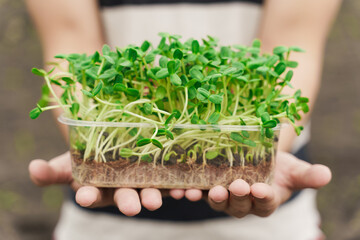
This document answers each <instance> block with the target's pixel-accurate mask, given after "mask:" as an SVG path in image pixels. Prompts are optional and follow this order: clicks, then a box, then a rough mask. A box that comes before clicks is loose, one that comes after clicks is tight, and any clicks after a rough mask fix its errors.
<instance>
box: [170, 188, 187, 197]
mask: <svg viewBox="0 0 360 240" xmlns="http://www.w3.org/2000/svg"><path fill="white" fill-rule="evenodd" d="M169 194H170V196H171V197H172V198H174V199H176V200H179V199H182V198H183V197H184V196H185V190H184V189H171V190H170V191H169Z"/></svg>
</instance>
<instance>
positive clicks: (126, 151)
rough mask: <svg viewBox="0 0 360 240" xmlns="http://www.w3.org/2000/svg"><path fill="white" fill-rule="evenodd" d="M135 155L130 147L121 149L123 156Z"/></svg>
mask: <svg viewBox="0 0 360 240" xmlns="http://www.w3.org/2000/svg"><path fill="white" fill-rule="evenodd" d="M132 155H133V151H132V150H131V149H129V148H122V149H121V150H120V156H121V157H123V158H128V157H131V156H132Z"/></svg>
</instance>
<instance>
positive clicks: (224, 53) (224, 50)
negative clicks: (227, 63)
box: [220, 47, 232, 58]
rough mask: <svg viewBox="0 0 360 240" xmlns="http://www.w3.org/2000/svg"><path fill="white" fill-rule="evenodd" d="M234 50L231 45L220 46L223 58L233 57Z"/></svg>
mask: <svg viewBox="0 0 360 240" xmlns="http://www.w3.org/2000/svg"><path fill="white" fill-rule="evenodd" d="M231 54H232V51H231V49H230V48H229V47H221V48H220V57H221V58H231Z"/></svg>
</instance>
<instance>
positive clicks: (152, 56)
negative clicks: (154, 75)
mask: <svg viewBox="0 0 360 240" xmlns="http://www.w3.org/2000/svg"><path fill="white" fill-rule="evenodd" d="M155 56H156V55H155V54H153V53H149V54H148V55H146V56H145V62H146V63H152V62H153V61H154V60H155Z"/></svg>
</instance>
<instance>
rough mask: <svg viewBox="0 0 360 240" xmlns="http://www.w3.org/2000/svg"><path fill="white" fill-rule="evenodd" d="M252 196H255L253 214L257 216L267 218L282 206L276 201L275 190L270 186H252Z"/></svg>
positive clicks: (256, 184)
mask: <svg viewBox="0 0 360 240" xmlns="http://www.w3.org/2000/svg"><path fill="white" fill-rule="evenodd" d="M251 195H252V196H253V206H252V210H251V213H253V214H255V215H257V216H260V217H267V216H269V215H270V214H271V213H273V212H274V211H275V209H276V208H277V207H278V206H279V205H280V201H279V200H278V199H276V195H275V192H274V189H273V188H272V187H271V186H270V185H268V184H265V183H255V184H253V185H252V186H251Z"/></svg>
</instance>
